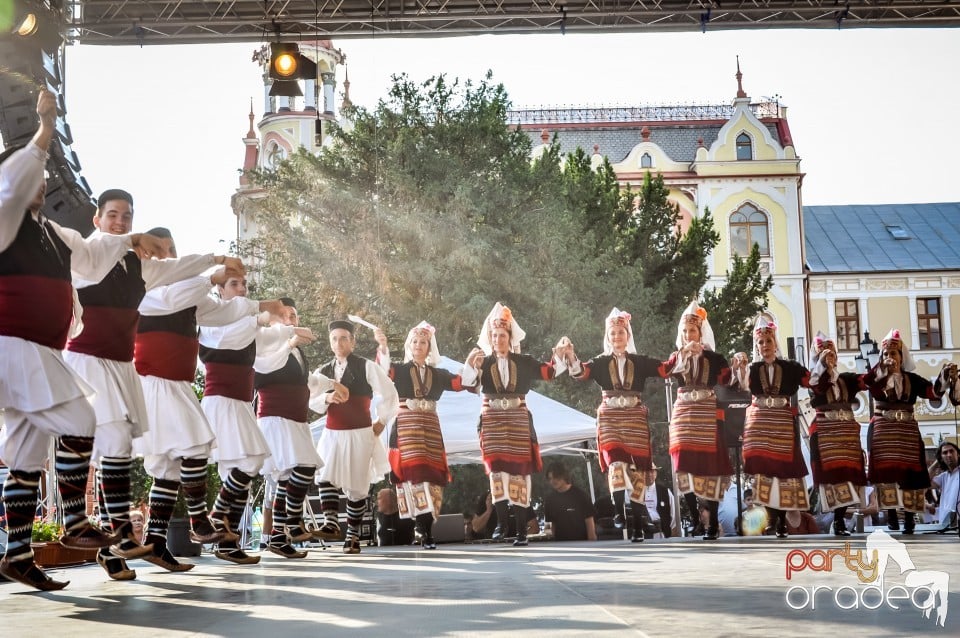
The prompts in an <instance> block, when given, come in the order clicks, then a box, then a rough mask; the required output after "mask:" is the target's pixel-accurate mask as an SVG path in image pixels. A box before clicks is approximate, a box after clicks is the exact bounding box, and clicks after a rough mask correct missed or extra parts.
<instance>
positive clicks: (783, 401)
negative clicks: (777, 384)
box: [753, 395, 790, 408]
mask: <svg viewBox="0 0 960 638" xmlns="http://www.w3.org/2000/svg"><path fill="white" fill-rule="evenodd" d="M753 405H755V406H757V407H758V408H786V407H789V406H790V397H783V396H769V395H768V396H759V397H753Z"/></svg>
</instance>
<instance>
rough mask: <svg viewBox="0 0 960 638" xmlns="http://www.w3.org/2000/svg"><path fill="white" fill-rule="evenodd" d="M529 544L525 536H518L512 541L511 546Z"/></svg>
mask: <svg viewBox="0 0 960 638" xmlns="http://www.w3.org/2000/svg"><path fill="white" fill-rule="evenodd" d="M529 544H530V542H529V541H527V539H526V538H519V537H518V538H517V540H515V541H513V546H514V547H526V546H527V545H529Z"/></svg>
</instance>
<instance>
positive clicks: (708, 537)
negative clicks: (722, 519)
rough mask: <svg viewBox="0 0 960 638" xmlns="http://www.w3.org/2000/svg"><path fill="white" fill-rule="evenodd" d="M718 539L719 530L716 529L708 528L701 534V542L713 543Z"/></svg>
mask: <svg viewBox="0 0 960 638" xmlns="http://www.w3.org/2000/svg"><path fill="white" fill-rule="evenodd" d="M718 538H720V530H718V529H717V528H716V527H708V528H707V531H706V532H704V533H703V540H705V541H715V540H717V539H718Z"/></svg>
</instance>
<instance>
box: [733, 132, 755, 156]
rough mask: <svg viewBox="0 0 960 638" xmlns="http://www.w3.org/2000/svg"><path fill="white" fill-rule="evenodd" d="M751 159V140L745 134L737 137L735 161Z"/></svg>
mask: <svg viewBox="0 0 960 638" xmlns="http://www.w3.org/2000/svg"><path fill="white" fill-rule="evenodd" d="M752 159H753V140H751V139H750V136H749V135H747V134H746V133H741V134H740V135H738V136H737V161H738V162H739V161H741V160H752Z"/></svg>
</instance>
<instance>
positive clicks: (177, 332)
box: [101, 228, 282, 580]
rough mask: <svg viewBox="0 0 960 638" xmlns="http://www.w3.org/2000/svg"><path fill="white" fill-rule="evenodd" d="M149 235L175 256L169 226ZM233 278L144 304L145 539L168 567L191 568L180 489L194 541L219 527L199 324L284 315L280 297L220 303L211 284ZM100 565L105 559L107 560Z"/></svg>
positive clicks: (167, 292)
mask: <svg viewBox="0 0 960 638" xmlns="http://www.w3.org/2000/svg"><path fill="white" fill-rule="evenodd" d="M147 232H148V234H150V235H153V236H156V237H158V238H161V239H162V240H163V241H164V246H165V248H166V250H165V252H164V254H161V255H158V257H160V258H162V259H163V258H172V257H176V256H177V250H176V246H175V244H174V242H173V237H172V236H171V235H170V231H168V230H167V229H165V228H154V229H153V230H149V231H147ZM228 278H229V273H228V272H227V271H226V269H224V268H219V269H217V270H216V271H215V272H214V273H213V274H212V275H210V276H205V275H200V276H198V277H194V278H192V279H187V280H184V281H181V282H178V283H175V284H171V285H169V286H163V287H160V288H154V289H153V290H151V291H149V292H148V293H147V294H146V296H145V297H144V298H143V301H141V302H140V308H139V311H140V315H141V317H140V323H139V324H138V326H137V337H136V342H135V344H134V362H135V365H136V368H137V373H138V374H139V375H140V382H141V384H142V386H143V395H144V399H145V404H146V406H147V414H148V422H149V423H150V426H151V427H150V429H149V430H147V432H145V433H144V435H143V436H142V437H140V438H138V439H135V440H134V442H133V444H134V450H135V451H136V452H137V453H138V454H140V455H142V456H143V465H144V469H145V470H146V472H147V474H149V475H150V476H151V477H153V485H152V486H151V489H150V513H149V521H148V527H147V539H146V544H148V545H150V544H152V545H153V546H154V549H155V550H157V549H158V548H159V549H160V551H159V552H157V551H154V556H151V557H150V558H148V560H150V561H151V562H153V563H154V564H157V565H160V566H161V567H164V568H165V569H168V570H170V571H187V570H189V569H191V568H192V567H193V565H191V564H188V563H180V562H179V561H177V560H176V559H175V558H174V557H173V555H172V554H170V552H169V551H168V550H166V547H167V529H168V528H169V526H170V518H171V516H172V514H173V508H174V505H175V504H176V498H177V492H178V490H179V489H180V488H181V487H182V488H183V494H184V498H185V500H186V503H187V510H188V514H189V516H190V520H191V525H192V527H193V529H194V531H193V532H191V537H192V538H193V540H194V541H196V542H209V540H210V538H211V537H210V536H206V537H204V536H202V535H200V534H198V533H197V532H196V530H198V529H213V523H212V522H211V521H208V520H206V519H207V480H206V479H207V459H208V458H209V457H210V451H211V449H212V447H213V445H214V443H213V442H214V436H213V430H211V429H210V424H209V423H207V418H206V416H204V414H203V410H201V409H200V402H199V401H198V400H197V396H196V394H195V393H194V390H193V385H192V384H193V381H194V378H195V374H196V368H197V353H198V351H199V348H200V342H199V341H198V340H197V325H198V324H199V325H204V326H221V325H227V324H230V323H233V322H235V321H239V320H241V319H243V318H244V317H255V316H257V314H258V313H260V312H268V313H274V314H276V313H278V312H280V309H281V308H282V305H281V304H280V302H279V301H261V302H259V303H258V302H256V301H253V300H249V299H245V298H243V297H237V298H235V299H232V300H230V301H221V300H219V299H216V298H214V297H213V296H211V295H210V294H209V293H210V288H211V286H212V285H214V284H216V285H223V284H225V283H226V281H227V279H228ZM216 536H220V537H222V538H221V540H222V539H223V538H229V539H230V540H236V535H235V534H233V533H232V532H229V530H227V529H226V528H225V527H224V526H221V528H220V530H219V533H217V534H216ZM101 564H102V563H101ZM104 567H105V568H106V569H107V570H108V573H109V574H110V577H111V578H113V579H115V580H127V579H132V578H134V577H135V576H136V574H135V573H134V572H133V570H125V571H120V572H117V571H113V572H111V571H109V570H110V569H111V567H112V565H111V564H110V563H108V564H105V565H104Z"/></svg>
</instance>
